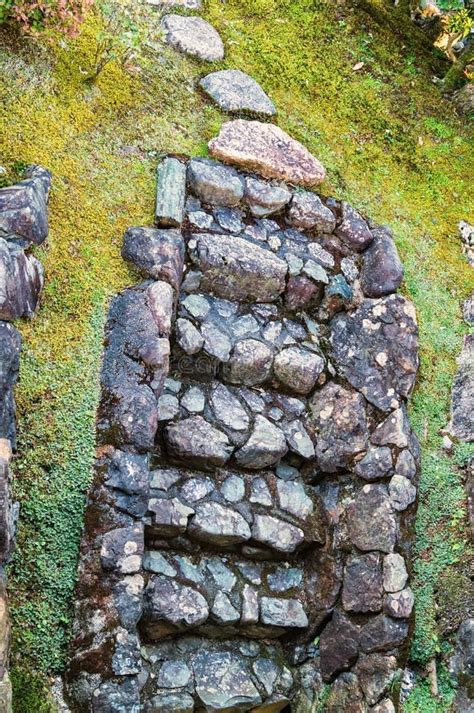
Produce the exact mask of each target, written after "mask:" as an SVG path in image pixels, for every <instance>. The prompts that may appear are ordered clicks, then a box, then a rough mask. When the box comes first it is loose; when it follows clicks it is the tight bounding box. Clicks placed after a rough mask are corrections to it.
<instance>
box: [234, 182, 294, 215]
mask: <svg viewBox="0 0 474 713" xmlns="http://www.w3.org/2000/svg"><path fill="white" fill-rule="evenodd" d="M290 200H291V193H290V191H289V190H288V189H287V188H286V187H285V186H278V185H271V184H268V183H266V182H265V181H259V180H257V179H256V178H247V179H246V181H245V202H246V203H247V204H248V205H249V207H250V212H251V213H252V215H254V216H255V217H257V218H265V217H266V216H267V215H272V213H278V211H280V210H281V209H282V208H284V207H285V205H286V204H287V203H289V201H290Z"/></svg>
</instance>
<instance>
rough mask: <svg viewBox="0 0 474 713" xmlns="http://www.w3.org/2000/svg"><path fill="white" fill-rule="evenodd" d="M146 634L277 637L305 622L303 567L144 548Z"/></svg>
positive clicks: (157, 636)
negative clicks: (181, 633) (145, 549)
mask: <svg viewBox="0 0 474 713" xmlns="http://www.w3.org/2000/svg"><path fill="white" fill-rule="evenodd" d="M143 564H144V570H145V571H148V572H150V574H149V575H148V577H147V579H146V582H147V583H146V586H145V593H144V610H143V616H142V618H141V623H140V629H141V631H142V635H143V636H144V638H145V639H146V640H159V639H162V638H165V637H168V636H170V635H172V634H175V633H176V632H182V631H185V630H189V631H198V632H200V633H203V634H205V635H207V636H211V637H219V638H222V637H223V636H234V635H237V634H243V635H245V636H248V637H251V638H276V637H279V636H281V635H282V634H285V633H288V632H290V631H292V630H295V629H304V628H306V627H307V626H308V617H307V614H306V608H307V606H306V601H305V596H306V592H305V585H304V582H303V569H302V568H301V567H299V566H296V565H293V566H291V565H290V564H288V563H286V562H285V563H281V564H280V563H279V564H273V563H270V564H269V563H260V562H250V561H248V560H241V559H239V558H238V557H225V556H221V555H204V556H199V555H182V554H172V553H167V552H164V551H161V552H160V551H158V550H148V551H147V552H145V556H144V560H143Z"/></svg>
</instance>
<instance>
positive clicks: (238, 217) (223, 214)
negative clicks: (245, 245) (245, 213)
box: [213, 208, 244, 233]
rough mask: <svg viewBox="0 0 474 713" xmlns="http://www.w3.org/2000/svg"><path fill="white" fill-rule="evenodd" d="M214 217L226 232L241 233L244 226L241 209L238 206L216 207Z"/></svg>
mask: <svg viewBox="0 0 474 713" xmlns="http://www.w3.org/2000/svg"><path fill="white" fill-rule="evenodd" d="M213 213H214V217H215V219H216V220H217V222H218V223H219V225H220V226H221V228H222V229H223V230H226V231H227V232H228V233H241V232H242V230H243V227H244V224H243V222H242V211H240V210H239V209H238V208H216V209H215V210H214V211H213Z"/></svg>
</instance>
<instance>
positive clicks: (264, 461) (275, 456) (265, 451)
mask: <svg viewBox="0 0 474 713" xmlns="http://www.w3.org/2000/svg"><path fill="white" fill-rule="evenodd" d="M287 450H288V446H287V445H286V439H285V436H284V434H283V433H282V431H281V430H280V429H279V428H277V427H276V426H275V425H274V424H273V423H271V422H270V421H268V420H267V419H266V418H264V417H263V416H260V415H257V417H256V418H255V426H254V429H253V431H252V434H251V435H250V438H249V439H248V441H247V443H246V444H245V445H244V446H242V448H241V449H240V450H238V451H237V453H236V454H235V458H236V460H237V463H239V464H240V465H241V466H243V467H244V468H251V469H252V470H260V469H262V468H267V467H268V466H270V465H274V464H275V463H277V462H278V461H279V460H280V459H281V458H282V457H283V456H284V455H285V453H286V452H287Z"/></svg>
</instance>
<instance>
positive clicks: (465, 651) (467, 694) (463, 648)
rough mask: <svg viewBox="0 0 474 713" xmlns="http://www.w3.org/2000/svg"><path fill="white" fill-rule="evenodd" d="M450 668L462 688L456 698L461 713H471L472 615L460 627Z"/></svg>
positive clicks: (473, 680)
mask: <svg viewBox="0 0 474 713" xmlns="http://www.w3.org/2000/svg"><path fill="white" fill-rule="evenodd" d="M449 668H450V671H451V673H452V674H453V675H454V676H455V677H456V679H457V683H458V686H459V688H460V689H461V690H460V691H459V693H458V696H457V698H456V704H458V703H459V706H458V710H459V713H469V707H470V706H471V703H472V699H473V698H474V618H472V617H471V618H468V619H465V620H464V621H463V622H462V623H461V625H460V627H459V629H458V632H457V636H456V644H455V648H454V654H453V656H452V658H451V660H450V662H449ZM463 699H464V700H463ZM464 701H465V702H464Z"/></svg>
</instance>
